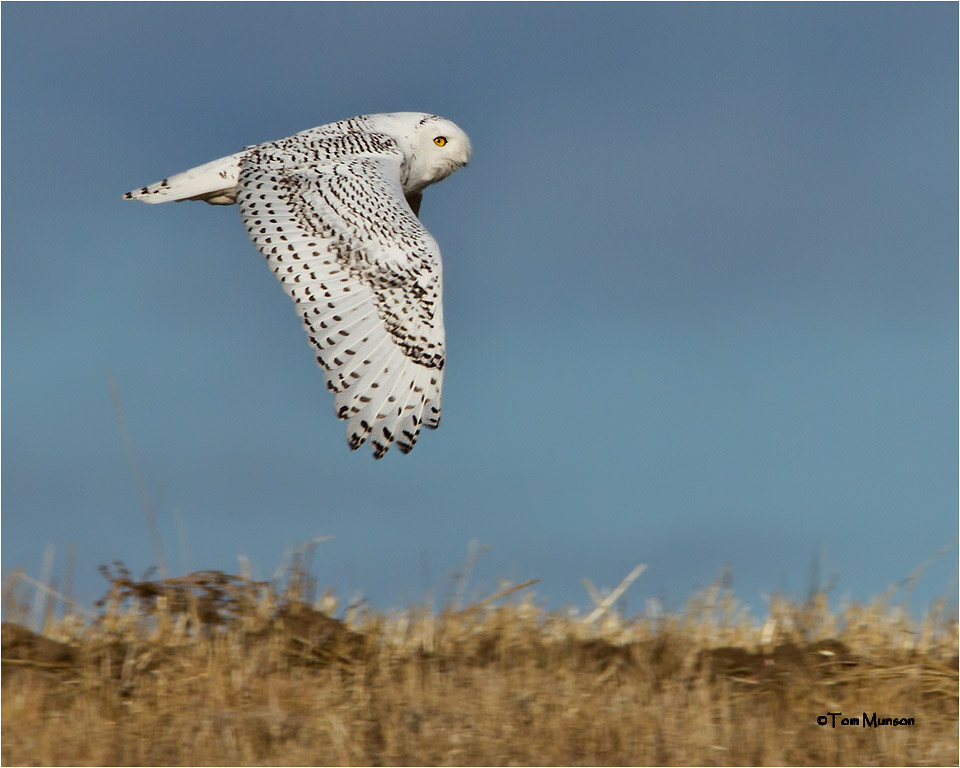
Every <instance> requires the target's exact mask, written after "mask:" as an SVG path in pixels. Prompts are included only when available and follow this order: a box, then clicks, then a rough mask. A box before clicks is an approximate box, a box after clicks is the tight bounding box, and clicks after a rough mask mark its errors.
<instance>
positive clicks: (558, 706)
mask: <svg viewBox="0 0 960 768" xmlns="http://www.w3.org/2000/svg"><path fill="white" fill-rule="evenodd" d="M109 575H110V578H111V583H112V587H111V589H110V591H109V594H108V595H107V596H106V597H105V598H104V600H103V601H102V604H101V605H100V606H99V612H98V615H97V616H96V617H93V618H86V619H80V618H79V617H77V616H70V615H67V616H64V617H60V618H54V617H53V616H52V615H50V616H48V618H47V621H46V625H45V627H44V631H43V634H42V635H39V634H34V633H33V632H31V631H29V630H28V629H26V628H25V627H24V626H22V623H28V621H27V611H26V606H25V605H24V598H23V594H24V590H23V589H22V587H23V584H22V583H21V584H20V585H18V584H16V583H11V582H15V581H16V574H15V575H14V577H13V578H12V579H8V584H7V585H6V587H5V594H4V600H5V606H4V608H5V615H6V617H7V619H8V621H7V622H6V623H5V624H4V625H3V678H2V686H3V701H2V704H3V706H2V762H3V764H4V765H675V764H676V765H956V764H957V762H958V746H957V745H958V726H957V720H958V709H957V704H958V659H957V650H958V648H957V645H958V642H957V620H956V616H955V615H954V614H953V613H952V612H951V613H950V615H947V614H946V609H945V608H941V609H939V610H937V609H934V610H932V611H931V612H929V614H928V615H927V617H926V618H925V619H923V620H922V621H916V620H913V619H911V618H909V617H908V616H907V614H906V613H905V612H903V611H901V610H900V609H898V608H896V607H894V606H891V605H890V604H889V603H887V602H885V601H884V600H882V599H879V600H878V601H877V602H876V603H875V604H874V605H870V606H859V607H856V606H854V607H850V608H848V609H847V610H846V611H845V612H844V613H843V614H842V615H836V614H834V613H831V612H830V610H828V608H827V601H826V598H825V597H824V596H823V595H819V596H816V597H814V598H812V599H811V600H809V601H808V602H807V603H805V604H804V605H794V604H790V603H788V602H785V601H780V602H777V601H774V602H773V603H772V604H771V607H770V614H769V616H768V617H766V619H765V620H764V621H762V622H759V623H758V622H757V621H756V620H748V618H747V617H746V615H745V614H744V613H743V612H742V611H740V610H738V607H737V604H736V602H735V601H734V599H733V597H732V596H731V595H730V594H729V592H727V591H725V590H723V589H720V588H719V587H718V588H713V589H711V590H709V591H708V592H706V593H705V594H703V595H700V596H698V597H697V598H695V599H693V600H691V602H690V604H689V606H688V607H687V608H686V609H685V610H684V611H683V613H681V614H679V615H665V616H660V617H657V618H655V619H651V618H645V617H643V616H640V617H637V618H635V619H626V618H624V617H621V616H619V615H618V614H617V613H616V612H615V611H613V610H612V609H611V610H597V611H595V612H593V614H592V615H590V616H584V615H577V614H573V613H565V614H558V613H548V612H545V611H544V610H542V609H541V608H539V607H538V606H537V602H536V598H535V597H534V595H533V593H532V590H531V589H530V588H529V587H525V588H524V585H520V587H518V588H514V589H513V590H509V589H504V590H503V591H502V593H498V594H497V595H492V596H491V597H490V598H489V599H487V600H483V601H481V602H478V603H476V604H474V605H472V606H469V607H467V608H466V609H462V610H454V609H453V608H448V609H446V610H442V611H434V610H432V609H429V608H427V607H424V608H411V609H407V610H398V611H395V612H390V613H385V614H378V613H373V612H370V611H366V610H364V609H363V608H362V607H348V608H347V609H346V611H345V612H344V613H343V614H342V615H344V618H343V620H339V619H334V618H331V617H330V615H328V613H330V614H335V613H336V611H335V607H336V604H335V600H334V599H333V598H332V597H331V596H329V595H327V596H325V597H322V598H320V599H319V600H313V599H312V585H310V584H309V580H308V579H306V578H304V577H303V575H302V573H301V574H297V573H296V572H295V573H293V574H292V575H291V576H290V577H289V578H288V579H287V580H286V581H284V583H283V584H282V585H277V584H266V583H255V582H251V581H249V580H247V579H243V578H239V577H235V576H230V575H227V574H224V573H220V572H201V573H195V574H191V575H190V576H188V577H185V578H182V579H166V580H158V581H138V580H135V579H133V578H131V577H130V575H129V574H128V573H126V572H125V571H124V570H123V569H122V568H121V569H117V570H116V571H115V572H113V573H111V574H109ZM322 609H326V610H327V612H328V613H325V612H324V611H323V610H322ZM17 621H20V622H21V623H16V622H17ZM830 713H839V714H830ZM864 715H866V716H867V718H868V722H867V723H863V718H864ZM874 715H876V720H875V721H874V719H873V718H874ZM818 717H820V718H821V722H825V724H824V725H819V724H818ZM845 718H847V721H846V722H845V721H844V719H845ZM850 718H859V719H860V722H859V723H857V724H853V723H851V721H850V720H849V719H850ZM893 718H898V719H899V718H909V719H908V720H907V721H906V722H905V723H902V724H897V725H894V724H893Z"/></svg>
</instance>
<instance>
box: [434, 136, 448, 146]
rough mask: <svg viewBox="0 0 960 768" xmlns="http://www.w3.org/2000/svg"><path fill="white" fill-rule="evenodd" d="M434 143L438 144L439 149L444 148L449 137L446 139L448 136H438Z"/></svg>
mask: <svg viewBox="0 0 960 768" xmlns="http://www.w3.org/2000/svg"><path fill="white" fill-rule="evenodd" d="M433 143H434V144H436V145H437V146H438V147H442V146H443V145H444V144H446V143H447V137H446V136H437V138H435V139H434V140H433Z"/></svg>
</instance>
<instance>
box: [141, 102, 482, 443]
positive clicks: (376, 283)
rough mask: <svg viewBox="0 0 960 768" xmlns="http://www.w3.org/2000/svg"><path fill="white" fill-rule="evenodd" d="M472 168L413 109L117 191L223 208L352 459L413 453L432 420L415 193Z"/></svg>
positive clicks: (428, 259) (431, 348)
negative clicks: (281, 299)
mask: <svg viewBox="0 0 960 768" xmlns="http://www.w3.org/2000/svg"><path fill="white" fill-rule="evenodd" d="M469 160H470V140H469V139H468V138H467V135H466V134H465V133H464V132H463V131H462V130H461V129H460V128H458V127H457V126H456V125H454V124H453V123H452V122H450V121H449V120H446V119H444V118H442V117H438V116H437V115H428V114H424V113H421V112H396V113H392V114H382V115H363V116H360V117H353V118H350V119H349V120H341V121H340V122H337V123H330V124H328V125H321V126H319V127H317V128H311V129H310V130H307V131H303V132H302V133H298V134H295V135H293V136H290V137H288V138H286V139H280V140H279V141H271V142H267V143H265V144H257V145H255V146H250V147H247V148H246V149H244V150H243V151H242V152H238V153H237V154H235V155H230V156H229V157H224V158H221V159H219V160H214V161H213V162H210V163H206V164H205V165H200V166H198V167H196V168H193V169H191V170H189V171H184V172H183V173H178V174H176V175H175V176H170V177H169V178H167V179H164V180H163V181H159V182H157V183H155V184H150V185H148V186H146V187H142V188H140V189H137V190H134V191H132V192H127V193H126V195H124V197H125V198H126V199H128V200H142V201H143V202H145V203H165V202H168V201H170V200H178V201H179V200H203V201H205V202H207V203H210V204H211V205H232V204H234V203H236V204H237V205H238V206H239V209H240V217H241V218H242V219H243V224H244V226H245V227H246V228H247V232H248V234H249V235H250V238H251V239H252V240H253V242H254V244H255V245H256V246H257V249H258V250H259V251H260V253H262V254H263V255H264V257H265V258H266V259H267V262H268V263H269V265H270V268H271V269H272V270H273V273H274V274H275V275H276V276H277V278H278V279H279V280H280V282H281V283H282V285H283V289H284V290H285V291H286V292H287V294H288V295H289V296H290V298H291V299H293V301H294V302H295V304H296V309H297V313H298V314H299V315H300V317H301V318H302V320H303V325H304V329H305V330H306V332H307V336H308V337H309V339H310V343H311V344H312V345H313V347H314V350H315V352H316V359H317V363H318V364H319V365H320V366H321V367H322V368H323V369H324V378H325V380H326V384H327V388H328V389H330V390H331V391H333V392H334V393H335V408H336V413H337V416H338V418H340V419H344V420H346V421H347V439H348V442H349V444H350V448H351V449H353V450H356V449H357V448H359V447H360V446H361V445H363V443H364V442H365V441H366V440H367V439H369V440H370V444H371V445H372V447H373V455H374V456H375V457H376V458H378V459H379V458H380V457H382V456H383V455H384V454H385V453H386V452H387V449H388V448H389V447H390V445H391V444H392V443H394V442H396V444H397V446H398V447H399V448H400V450H401V451H403V452H404V453H408V452H409V451H410V450H412V449H413V446H414V444H415V443H416V441H417V437H418V436H419V434H420V428H421V426H426V427H428V428H430V429H436V427H437V426H438V425H439V424H440V395H441V389H442V386H443V359H444V336H443V305H442V303H441V293H442V276H441V266H440V249H439V248H438V247H437V243H436V241H435V240H434V239H433V237H432V236H431V235H430V233H429V232H428V231H427V230H426V228H425V227H424V226H423V224H421V223H420V219H419V218H418V215H419V212H420V200H421V197H422V196H423V190H424V188H426V187H427V186H429V185H430V184H433V183H434V182H436V181H440V180H441V179H443V178H446V177H447V176H449V175H450V174H451V173H453V172H454V171H456V170H457V169H458V168H462V167H463V166H465V165H466V164H467V162H468V161H469Z"/></svg>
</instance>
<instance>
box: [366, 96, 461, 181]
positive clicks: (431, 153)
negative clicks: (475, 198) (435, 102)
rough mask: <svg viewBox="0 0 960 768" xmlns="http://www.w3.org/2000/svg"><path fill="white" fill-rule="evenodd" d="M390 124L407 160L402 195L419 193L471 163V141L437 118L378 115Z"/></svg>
mask: <svg viewBox="0 0 960 768" xmlns="http://www.w3.org/2000/svg"><path fill="white" fill-rule="evenodd" d="M378 117H381V118H386V119H387V120H389V122H390V123H391V124H390V125H389V128H390V129H391V130H388V131H387V132H388V133H389V134H390V135H392V136H394V138H396V140H397V141H398V143H399V144H400V147H401V149H403V153H404V155H405V158H406V164H407V169H406V174H405V178H404V191H405V192H408V193H409V192H419V191H420V190H422V189H423V188H424V187H426V186H428V185H429V184H433V183H434V182H437V181H440V180H441V179H444V178H446V177H447V176H449V175H450V174H451V173H453V172H454V171H456V170H457V169H458V168H462V167H463V166H465V165H466V164H467V163H468V162H470V152H471V147H470V139H469V138H467V134H466V133H464V132H463V130H461V128H460V127H459V126H458V125H457V124H456V123H453V122H451V121H450V120H447V119H446V118H443V117H438V116H437V115H424V114H422V113H418V112H397V113H393V114H391V115H380V116H378Z"/></svg>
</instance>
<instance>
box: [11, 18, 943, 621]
mask: <svg viewBox="0 0 960 768" xmlns="http://www.w3.org/2000/svg"><path fill="white" fill-rule="evenodd" d="M957 13H958V12H957V7H956V5H955V4H951V3H936V4H870V3H856V4H829V5H827V4H812V5H811V4H788V5H782V4H743V5H741V4H725V5H712V4H689V5H687V4H664V5H660V4H639V5H635V4H562V5H551V4H531V5H526V4H509V5H506V4H480V5H474V4H469V3H455V4H435V3H425V4H416V5H410V4H400V3H397V4H386V5H380V4H344V5H341V4H328V3H322V4H313V3H297V4H269V5H268V4H259V3H244V4H238V5H235V4H228V3H215V4H201V3H197V4H194V3H178V4H146V3H136V4H125V3H110V4H53V3H43V4H25V3H17V4H10V3H5V4H4V5H3V8H2V36H3V39H2V65H3V70H2V71H3V83H2V86H3V87H2V107H3V126H2V127H3V135H2V140H3V166H2V182H3V222H2V223H3V228H2V278H3V280H2V320H3V324H2V353H3V360H2V362H3V378H2V384H3V417H4V418H3V422H2V430H3V435H2V438H3V446H2V447H3V451H2V462H3V464H2V470H3V481H4V482H3V499H2V500H3V519H2V522H3V534H4V535H3V538H2V558H3V568H4V571H5V572H9V570H10V569H12V568H13V567H15V566H18V565H22V566H23V567H25V568H26V569H27V571H28V572H29V573H31V574H33V575H39V571H40V562H41V557H42V553H43V550H44V547H45V546H46V545H47V544H53V545H55V547H56V548H57V561H56V563H57V565H56V568H55V573H60V572H61V569H62V567H63V563H64V552H65V550H66V548H67V547H68V545H70V544H71V543H72V545H73V546H74V547H75V550H76V567H77V573H76V577H75V581H76V585H77V587H76V588H77V592H78V594H79V596H80V597H81V598H82V599H84V600H93V599H95V598H96V597H98V596H99V595H100V594H101V592H102V590H103V587H104V582H103V581H102V579H101V577H100V576H99V575H98V574H97V573H96V566H97V565H99V564H101V563H109V562H111V561H113V560H117V559H121V560H124V561H125V562H126V563H127V564H128V566H129V567H130V568H131V570H133V571H134V572H135V573H140V572H142V571H144V570H146V569H147V568H148V567H149V566H150V565H152V564H154V563H155V561H156V558H155V555H154V551H153V548H152V545H151V541H150V537H149V534H148V531H147V528H146V524H145V522H144V515H143V512H142V510H141V507H140V504H139V501H138V496H137V489H136V486H135V484H134V482H133V480H132V479H131V474H130V470H129V467H128V462H127V456H126V454H125V452H124V448H123V443H122V439H121V435H120V432H119V430H118V427H117V423H116V420H115V417H114V411H113V408H112V405H111V400H110V391H109V386H108V376H110V375H112V376H113V377H114V378H115V380H116V382H117V385H118V387H119V391H120V394H121V397H122V399H123V405H124V409H125V414H126V420H127V424H128V428H129V433H130V436H131V439H132V441H133V444H134V446H135V450H136V455H137V458H138V461H139V463H140V466H141V467H142V471H143V475H144V478H145V483H146V488H147V491H148V494H149V497H150V498H151V499H152V500H153V502H154V503H155V504H156V508H157V514H158V521H159V528H160V532H161V536H162V540H163V545H164V548H165V552H166V559H167V561H168V565H169V567H170V570H171V571H173V572H175V573H183V572H184V571H185V570H196V569H201V568H210V569H213V568H219V569H224V570H228V571H236V570H237V568H238V564H237V563H238V561H237V557H238V555H239V554H243V555H245V556H247V557H248V558H249V559H250V561H251V563H252V564H253V567H254V571H255V573H257V574H258V575H260V576H263V577H269V576H271V575H272V574H273V571H274V569H275V568H277V566H278V565H280V563H281V559H282V556H283V553H284V551H285V549H287V548H289V547H292V546H296V545H297V544H298V543H300V542H303V541H305V540H308V539H310V538H312V537H315V536H334V537H335V539H334V540H332V541H329V542H326V543H324V544H321V545H320V548H319V550H318V552H317V555H316V558H315V560H314V574H315V575H316V577H317V579H318V582H319V584H320V586H321V587H324V588H325V587H332V588H334V589H335V590H336V591H337V593H338V594H339V595H340V596H341V597H343V598H348V597H350V596H351V595H353V594H356V593H362V594H364V595H366V596H368V597H369V598H370V599H371V600H372V603H373V604H374V605H375V606H377V607H389V606H394V605H402V604H407V603H411V602H415V601H419V600H421V599H423V598H424V596H426V595H428V594H432V595H434V597H435V598H436V599H437V600H442V599H444V597H445V596H447V595H448V594H449V593H450V589H451V586H450V585H451V581H450V574H451V572H452V571H455V570H456V569H457V568H459V566H460V564H461V563H462V562H463V560H464V558H465V556H466V551H467V547H468V543H469V542H470V541H472V540H476V541H478V542H479V543H480V544H481V545H484V546H488V547H489V549H487V550H486V551H485V552H484V554H483V555H482V557H481V558H480V560H479V562H478V563H477V565H476V567H475V569H474V572H473V575H472V580H471V588H472V589H475V590H476V594H487V593H489V592H491V591H493V590H494V589H496V588H497V585H498V579H501V578H502V579H507V580H510V581H512V582H514V583H516V582H520V581H524V580H527V579H534V578H538V579H540V580H541V583H540V584H539V585H537V587H536V589H537V594H538V595H540V596H541V597H542V599H543V600H544V601H545V602H546V603H547V604H548V605H550V606H551V607H559V606H561V605H564V604H567V603H571V604H576V605H580V606H584V607H586V606H588V605H589V600H588V598H587V595H586V593H585V592H584V590H583V587H582V586H581V584H580V580H581V579H582V578H589V579H591V580H592V581H593V582H594V583H596V584H597V585H598V586H609V587H612V586H615V585H616V584H617V583H618V582H619V580H620V579H621V578H622V577H623V576H624V575H626V573H628V572H629V571H630V570H631V569H632V568H633V566H634V565H636V564H637V563H640V562H643V563H647V564H648V566H649V568H648V570H647V571H646V572H645V573H644V574H643V576H641V578H640V579H639V580H638V581H637V582H636V583H635V584H634V585H633V587H632V588H631V590H630V592H629V593H628V610H630V611H632V610H636V609H639V608H641V607H642V605H643V603H644V601H645V600H646V599H648V598H658V599H659V600H661V601H662V602H663V603H664V604H665V605H666V606H667V607H668V608H671V609H680V608H682V606H683V605H684V603H685V601H686V599H687V598H688V597H689V596H690V595H691V594H692V593H694V592H695V591H696V590H698V589H701V588H703V587H706V586H708V585H709V584H710V583H711V582H712V581H713V579H714V578H715V577H716V575H717V574H718V573H719V572H720V571H721V569H722V568H723V567H724V566H725V565H726V564H730V565H731V566H732V569H733V571H732V572H733V586H734V589H735V592H736V594H737V596H738V597H740V598H741V599H742V600H744V601H746V602H747V603H748V604H750V605H751V606H753V607H754V609H755V612H756V613H762V612H763V605H764V604H763V596H764V595H765V594H770V593H772V592H775V591H783V592H786V593H787V594H788V595H789V596H791V597H795V598H802V597H803V596H804V595H805V591H806V588H807V585H808V582H809V579H810V567H811V562H812V561H813V560H815V559H816V560H818V561H819V563H820V569H821V579H822V581H823V582H829V581H832V582H834V583H835V585H836V587H835V590H834V593H833V594H834V595H835V596H836V597H837V599H838V600H841V599H844V598H848V599H854V600H866V599H870V598H872V597H875V596H876V595H878V594H879V593H881V592H882V591H883V590H885V589H886V588H887V587H888V586H889V585H890V584H893V583H895V582H898V581H900V580H901V579H904V578H905V577H907V576H908V575H909V574H910V573H911V571H912V570H913V569H914V568H915V567H916V566H917V565H919V564H920V563H921V562H923V561H924V560H926V559H927V558H928V557H930V556H931V555H933V554H934V553H935V552H937V551H938V550H939V549H941V548H942V547H944V546H948V545H950V544H951V542H955V541H956V536H957V464H958V455H957V454H958V451H957V416H958V414H957V362H958V361H957V284H958V274H957V229H958V219H957V210H958V199H957V166H958V156H957V141H958V132H957V90H958V87H957V86H958V83H957V58H958V51H957V38H958V25H957ZM400 110H413V111H427V112H435V113H438V114H442V115H444V116H446V117H449V118H451V119H453V120H455V121H456V122H457V123H458V124H459V125H460V126H462V127H463V128H464V129H465V130H466V131H467V132H468V133H469V134H470V137H471V139H472V142H473V146H474V157H473V162H472V163H471V165H470V166H469V167H468V168H467V169H465V170H463V171H461V172H459V173H457V174H456V175H454V176H453V177H451V178H450V179H448V180H446V181H444V182H443V183H442V184H441V185H439V186H437V187H433V188H431V189H429V190H427V193H426V195H425V198H424V203H423V208H422V211H421V217H422V219H423V220H424V222H425V223H426V225H427V226H428V227H429V228H430V230H431V232H432V233H433V235H434V236H435V237H436V239H437V240H438V242H439V243H440V246H441V248H442V250H443V254H444V277H445V318H446V328H447V344H448V358H447V366H446V380H445V390H444V421H443V425H442V426H441V428H440V429H439V430H438V431H436V432H431V433H428V434H425V435H424V436H423V437H422V438H421V440H420V442H419V443H418V444H417V448H416V450H415V451H414V452H413V453H412V454H410V455H408V456H402V455H400V454H399V453H398V452H396V451H391V452H390V454H389V455H388V456H387V457H386V458H385V459H384V460H383V461H380V462H375V461H373V459H372V458H371V457H370V455H369V452H368V451H366V450H363V451H358V452H356V453H351V452H350V451H349V450H347V448H346V444H345V438H344V427H343V425H342V423H340V422H338V421H337V420H336V419H335V418H334V415H333V403H332V398H331V397H330V396H329V394H328V393H327V392H326V390H325V388H324V386H323V381H322V376H321V374H320V372H319V371H318V370H317V369H316V367H315V365H314V363H313V359H312V355H311V354H310V350H309V348H308V346H307V344H306V341H305V339H304V336H303V333H302V331H301V330H300V327H299V320H298V318H297V316H296V315H295V313H294V312H293V309H292V306H291V305H289V302H288V300H287V299H286V298H285V296H284V295H283V293H282V291H281V290H280V287H279V285H277V284H276V282H275V280H274V278H273V277H272V276H271V275H270V273H269V272H268V270H267V269H266V268H265V267H264V265H263V264H262V263H261V262H262V258H261V257H260V256H259V255H258V254H257V252H256V251H255V249H254V248H253V246H252V245H251V244H250V242H249V240H248V239H247V236H246V234H245V232H244V230H243V228H242V226H241V224H240V222H239V217H238V215H237V211H236V208H234V207H229V208H224V207H221V208H214V207H210V206H206V205H201V204H193V203H190V204H182V205H181V204H177V205H173V204H171V205H164V206H146V205H141V204H135V203H131V202H127V201H124V200H122V199H121V195H122V193H123V192H125V191H126V190H128V189H131V188H134V187H137V186H140V185H142V184H145V183H149V182H152V181H155V180H157V179H160V178H162V177H164V176H166V175H169V174H171V173H175V172H178V171H181V170H184V169H186V168H189V167H191V166H194V165H197V164H200V163H202V162H206V161H208V160H212V159H214V158H217V157H220V156H223V155H226V154H230V153H232V152H235V151H237V150H238V149H240V148H241V147H243V146H245V145H248V144H254V143H258V142H261V141H267V140H271V139H276V138H281V137H283V136H287V135H290V134H292V133H295V132H296V131H299V130H303V129H306V128H309V127H312V126H314V125H320V124H322V123H326V122H330V121H334V120H338V119H342V118H345V117H349V116H352V115H356V114H363V113H369V112H385V111H400ZM178 519H179V520H181V521H182V535H180V533H178V526H177V520H178ZM956 576H957V551H956V547H955V546H954V548H953V549H951V550H950V551H949V552H948V553H947V554H946V556H945V557H942V558H941V559H940V560H938V561H937V562H936V563H934V564H933V565H932V566H930V567H929V568H928V569H927V570H926V571H925V572H924V574H923V576H922V578H921V579H920V581H919V582H918V584H917V586H916V589H915V591H914V593H913V594H912V597H911V599H912V601H913V605H915V606H916V605H919V606H921V607H922V606H925V605H928V604H929V603H930V602H931V601H932V600H933V599H935V598H936V597H939V596H943V595H947V596H949V597H950V598H951V599H953V598H954V597H955V595H956Z"/></svg>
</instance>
